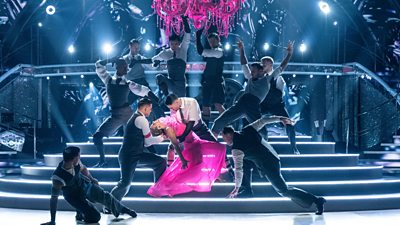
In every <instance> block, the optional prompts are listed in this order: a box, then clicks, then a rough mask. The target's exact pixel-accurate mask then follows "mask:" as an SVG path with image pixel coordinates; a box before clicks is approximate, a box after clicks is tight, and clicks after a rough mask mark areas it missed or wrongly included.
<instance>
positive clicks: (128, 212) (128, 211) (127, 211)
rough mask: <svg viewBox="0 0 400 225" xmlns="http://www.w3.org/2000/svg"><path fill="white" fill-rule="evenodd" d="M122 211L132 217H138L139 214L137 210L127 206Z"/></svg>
mask: <svg viewBox="0 0 400 225" xmlns="http://www.w3.org/2000/svg"><path fill="white" fill-rule="evenodd" d="M121 213H123V214H128V215H129V216H131V217H132V218H136V217H137V214H136V212H135V211H134V210H132V209H129V208H126V207H124V208H122V210H121Z"/></svg>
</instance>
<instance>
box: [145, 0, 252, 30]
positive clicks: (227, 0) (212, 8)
mask: <svg viewBox="0 0 400 225" xmlns="http://www.w3.org/2000/svg"><path fill="white" fill-rule="evenodd" d="M243 2H244V0H153V5H152V7H153V8H154V11H155V12H156V13H157V15H158V16H159V18H160V21H159V23H158V24H159V27H161V28H162V29H164V30H165V32H166V34H167V35H168V36H169V35H170V33H171V31H174V32H175V33H176V34H180V33H181V31H182V18H181V15H185V16H188V17H189V18H190V19H191V20H193V25H194V27H195V28H196V30H198V29H201V28H204V29H205V30H206V32H207V30H208V29H209V28H210V26H211V25H214V26H216V27H217V29H218V33H219V34H220V35H222V36H228V34H229V31H230V29H231V28H232V26H233V24H234V18H235V15H236V14H237V13H238V11H239V9H240V6H241V4H242V3H243Z"/></svg>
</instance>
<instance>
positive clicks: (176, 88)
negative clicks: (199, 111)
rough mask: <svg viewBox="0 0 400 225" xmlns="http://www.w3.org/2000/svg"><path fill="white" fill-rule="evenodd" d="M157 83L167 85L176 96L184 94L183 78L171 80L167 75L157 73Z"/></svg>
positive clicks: (183, 95)
mask: <svg viewBox="0 0 400 225" xmlns="http://www.w3.org/2000/svg"><path fill="white" fill-rule="evenodd" d="M156 80H157V84H158V85H159V86H160V85H161V84H164V85H167V87H168V91H169V92H172V93H174V94H175V95H177V96H178V97H185V96H186V81H185V80H173V79H171V78H170V77H169V76H166V75H163V74H158V75H157V76H156Z"/></svg>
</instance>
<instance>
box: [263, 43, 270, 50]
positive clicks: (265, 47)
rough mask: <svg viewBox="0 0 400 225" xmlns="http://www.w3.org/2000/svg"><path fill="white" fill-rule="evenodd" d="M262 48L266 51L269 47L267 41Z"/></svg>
mask: <svg viewBox="0 0 400 225" xmlns="http://www.w3.org/2000/svg"><path fill="white" fill-rule="evenodd" d="M263 48H264V51H268V49H269V43H268V42H265V43H264V46H263Z"/></svg>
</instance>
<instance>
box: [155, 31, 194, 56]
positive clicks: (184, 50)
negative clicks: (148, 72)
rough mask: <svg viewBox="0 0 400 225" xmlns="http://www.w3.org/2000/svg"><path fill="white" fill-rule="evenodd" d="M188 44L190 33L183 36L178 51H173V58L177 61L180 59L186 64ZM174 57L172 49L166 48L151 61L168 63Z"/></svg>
mask: <svg viewBox="0 0 400 225" xmlns="http://www.w3.org/2000/svg"><path fill="white" fill-rule="evenodd" d="M189 43H190V33H185V34H184V35H183V40H182V42H181V44H180V45H179V47H178V49H177V50H176V51H175V57H176V58H177V59H182V60H183V61H185V62H187V51H188V48H189ZM173 57H174V51H172V49H170V48H167V49H164V50H162V51H161V52H160V53H158V54H157V55H155V56H154V57H153V58H152V60H153V62H154V61H155V60H160V61H168V60H170V59H172V58H173Z"/></svg>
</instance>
